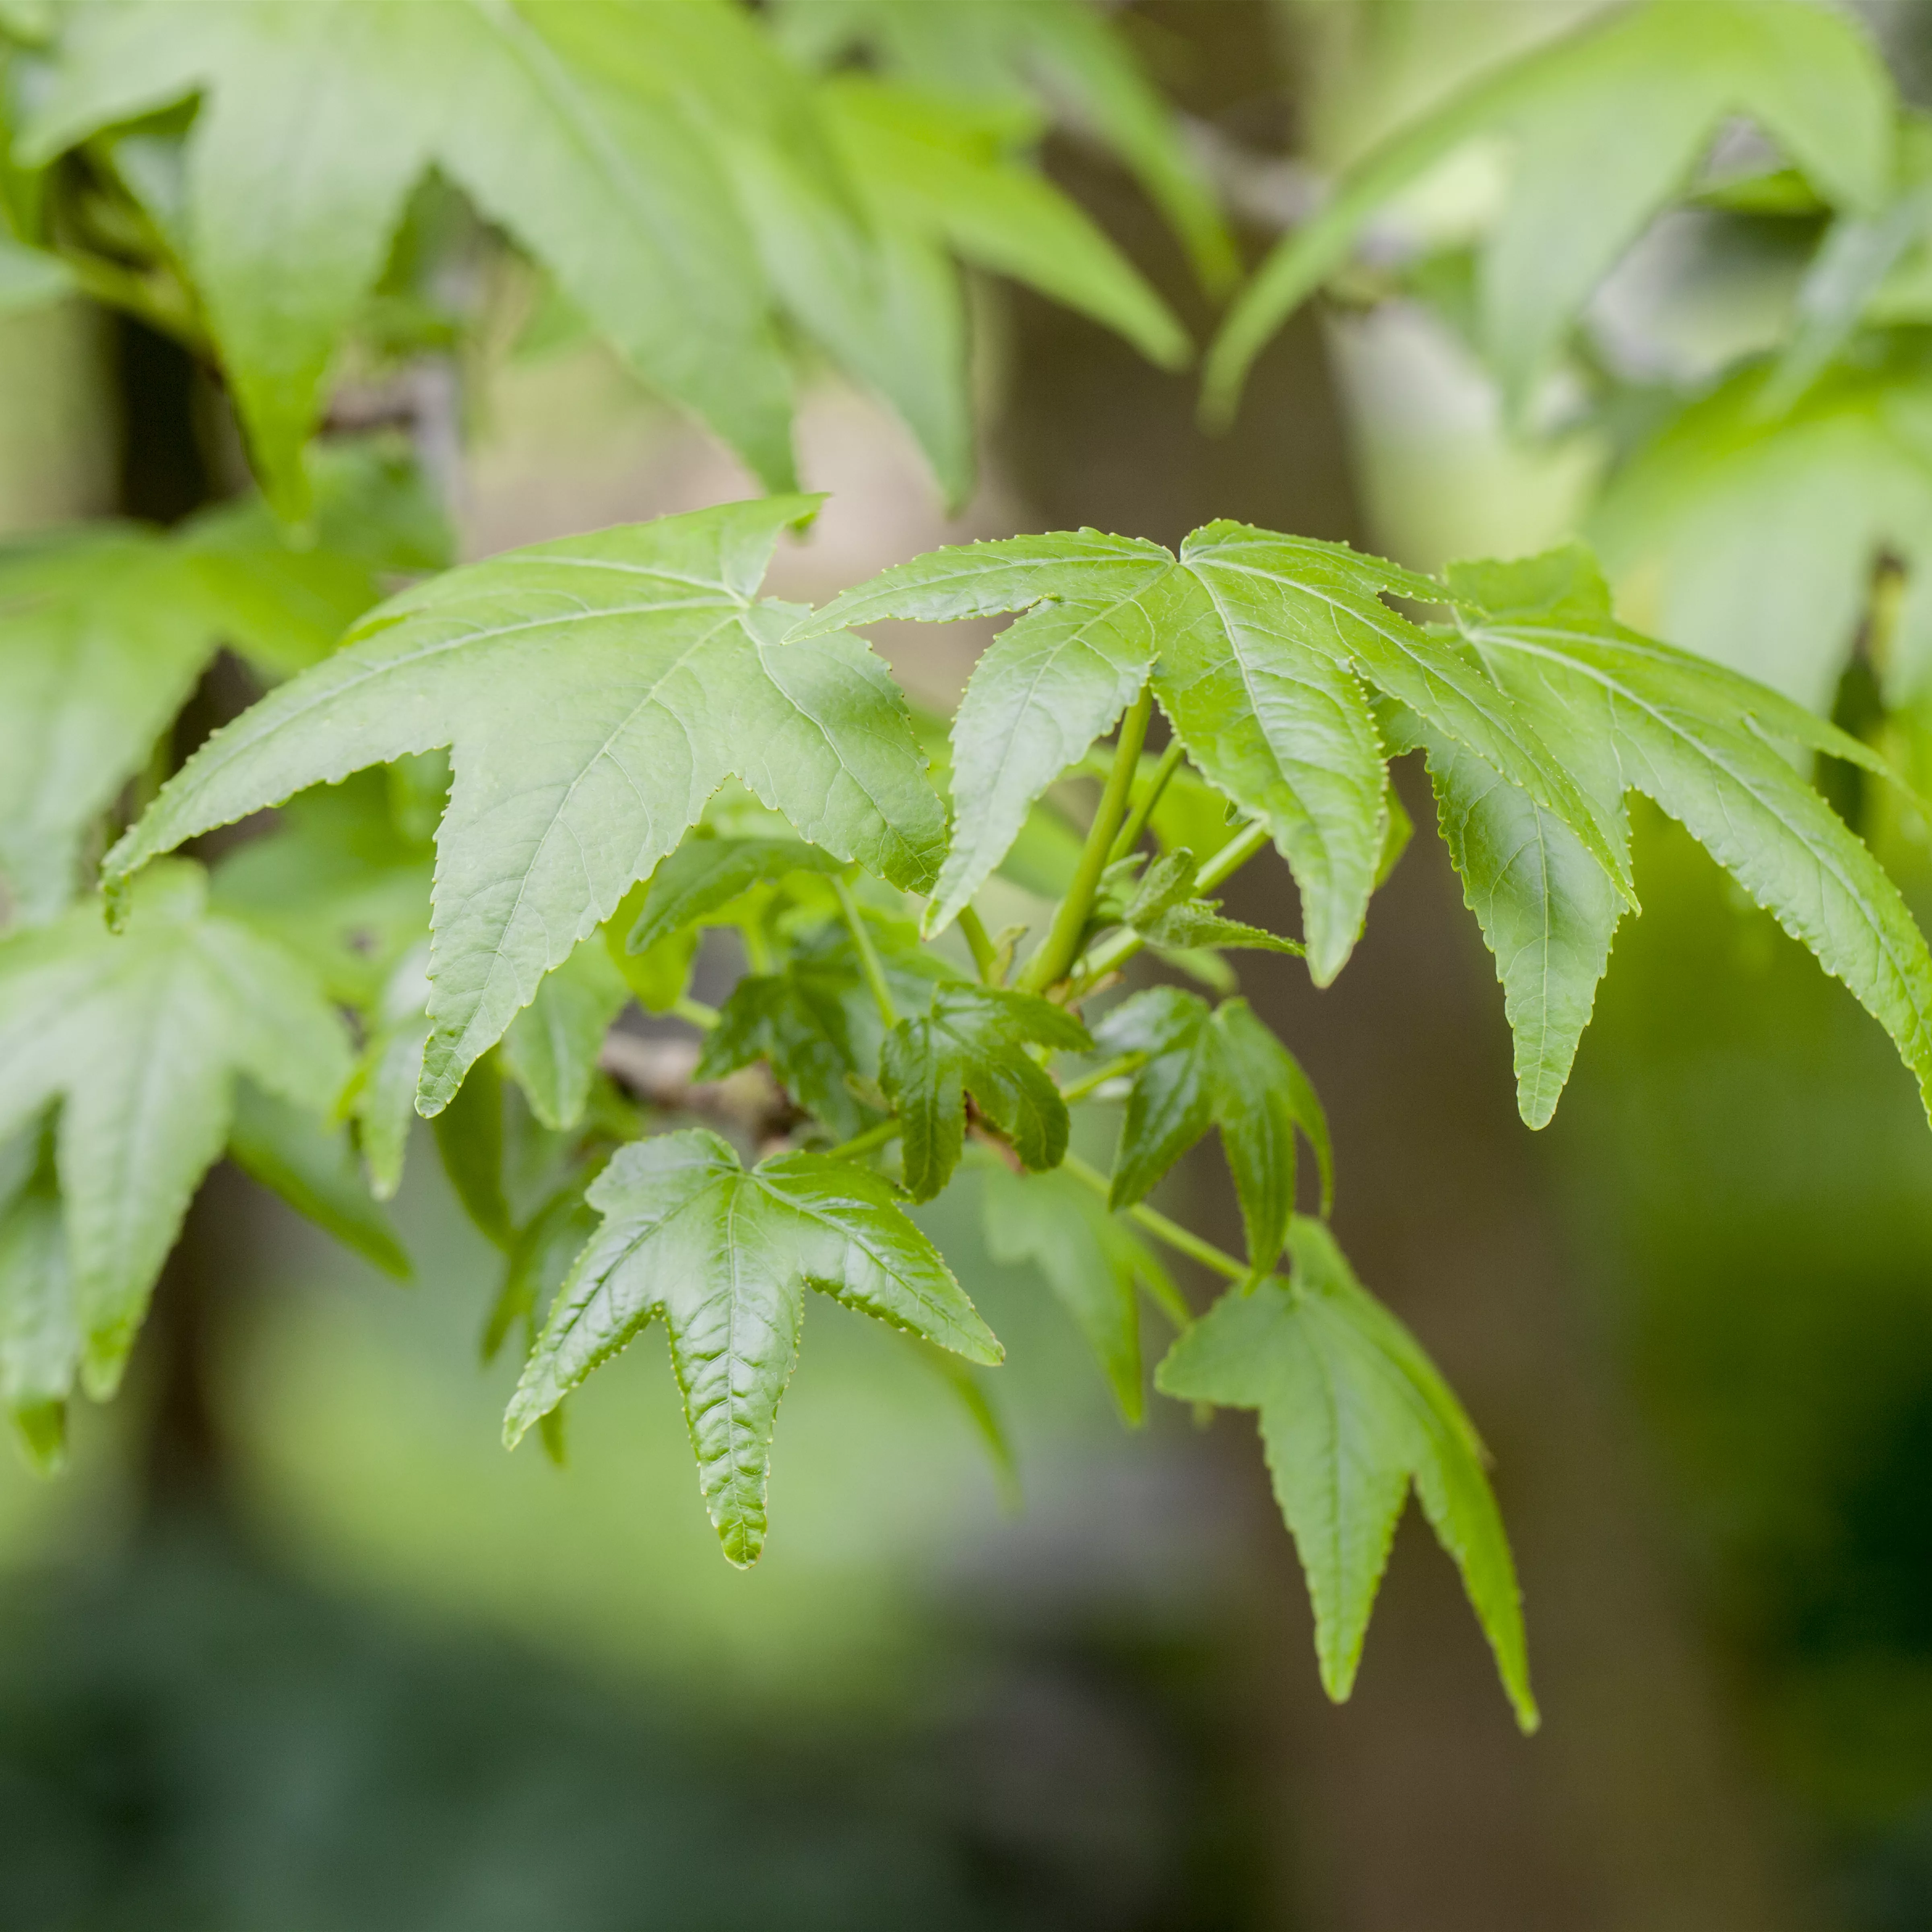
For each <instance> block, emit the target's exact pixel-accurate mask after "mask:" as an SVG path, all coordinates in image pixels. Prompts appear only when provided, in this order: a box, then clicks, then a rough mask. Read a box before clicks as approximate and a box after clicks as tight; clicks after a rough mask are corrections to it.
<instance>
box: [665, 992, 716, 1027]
mask: <svg viewBox="0 0 1932 1932" xmlns="http://www.w3.org/2000/svg"><path fill="white" fill-rule="evenodd" d="M670 1010H671V1012H672V1013H673V1014H674V1015H675V1016H676V1017H677V1018H678V1019H681V1020H682V1021H683V1022H685V1025H688V1026H694V1027H695V1028H697V1030H698V1031H699V1032H700V1033H709V1031H711V1030H712V1028H713V1027H715V1025H717V1024H718V1009H717V1008H716V1007H707V1006H706V1004H704V1002H703V1001H702V1000H694V999H693V998H691V995H689V994H688V993H680V994H679V995H678V996H677V998H676V999H675V1000H673V1001H672V1002H671V1007H670Z"/></svg>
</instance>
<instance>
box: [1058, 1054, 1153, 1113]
mask: <svg viewBox="0 0 1932 1932" xmlns="http://www.w3.org/2000/svg"><path fill="white" fill-rule="evenodd" d="M1147 1058H1148V1057H1147V1055H1145V1054H1144V1053H1124V1054H1122V1055H1121V1057H1120V1058H1119V1059H1118V1060H1110V1061H1108V1063H1107V1064H1106V1066H1105V1067H1100V1068H1099V1069H1098V1070H1096V1071H1095V1072H1094V1073H1089V1074H1088V1075H1087V1076H1085V1078H1084V1079H1079V1080H1076V1081H1075V1082H1074V1083H1073V1085H1072V1086H1071V1087H1063V1088H1061V1090H1060V1097H1061V1099H1062V1100H1064V1101H1065V1102H1066V1103H1067V1105H1068V1106H1073V1103H1074V1102H1075V1101H1076V1100H1085V1099H1086V1097H1088V1094H1091V1093H1093V1092H1094V1091H1095V1090H1096V1089H1097V1088H1101V1087H1104V1086H1106V1084H1107V1082H1109V1080H1118V1079H1120V1077H1121V1076H1122V1075H1123V1074H1124V1073H1133V1072H1134V1071H1135V1070H1136V1069H1137V1068H1139V1067H1145V1065H1146V1064H1147Z"/></svg>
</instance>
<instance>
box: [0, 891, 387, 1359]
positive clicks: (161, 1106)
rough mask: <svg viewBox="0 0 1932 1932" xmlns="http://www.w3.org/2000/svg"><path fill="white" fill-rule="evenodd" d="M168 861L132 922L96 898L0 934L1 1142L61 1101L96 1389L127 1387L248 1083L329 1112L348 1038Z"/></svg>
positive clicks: (62, 1154) (287, 966) (62, 1146)
mask: <svg viewBox="0 0 1932 1932" xmlns="http://www.w3.org/2000/svg"><path fill="white" fill-rule="evenodd" d="M206 900H207V887H206V881H205V877H204V875H203V874H202V872H201V871H200V869H199V867H196V866H193V865H187V864H186V863H184V862H172V863H170V864H168V865H162V866H157V867H156V868H154V870H153V871H151V873H149V874H148V875H147V876H146V877H144V878H143V879H142V880H140V881H139V883H138V884H137V885H136V886H135V888H134V889H133V892H132V894H131V895H130V904H129V906H128V916H127V928H126V931H125V932H124V934H123V935H121V936H120V937H118V938H117V937H115V935H113V934H111V933H110V932H108V931H107V929H106V927H105V926H104V925H103V924H102V922H101V915H100V910H99V908H98V907H97V906H94V905H83V906H79V907H75V908H74V910H72V911H71V912H68V913H65V914H64V915H62V917H61V918H59V919H57V920H55V921H54V922H52V924H50V925H48V926H42V927H39V928H37V929H34V930H31V931H29V932H24V933H22V934H20V935H17V936H16V937H14V938H10V939H7V940H6V941H4V942H0V1065H4V1066H5V1067H6V1068H7V1080H6V1082H5V1085H4V1087H0V1137H4V1136H6V1135H7V1134H9V1133H13V1131H15V1130H17V1129H18V1128H20V1127H22V1126H23V1125H24V1124H26V1123H27V1122H28V1121H31V1120H33V1119H34V1118H37V1116H38V1115H40V1113H41V1112H43V1109H46V1108H47V1107H49V1106H52V1105H55V1104H58V1108H59V1113H58V1120H57V1123H56V1128H55V1146H56V1150H57V1153H56V1159H57V1164H58V1173H59V1181H60V1192H61V1198H62V1205H63V1211H64V1215H65V1227H66V1230H67V1241H68V1258H69V1263H70V1265H71V1268H72V1271H73V1280H74V1303H75V1307H76V1310H77V1316H78V1319H79V1322H80V1328H81V1332H82V1334H83V1337H84V1340H85V1345H86V1355H85V1362H84V1367H85V1372H86V1379H87V1382H88V1386H89V1388H90V1389H91V1390H92V1391H94V1392H95V1393H97V1394H105V1393H107V1391H110V1390H111V1389H112V1388H113V1386H114V1385H115V1382H117V1381H118V1378H119V1376H120V1373H121V1367H122V1366H123V1364H124V1362H125V1361H126V1359H127V1351H128V1349H130V1347H131V1346H132V1345H133V1338H134V1333H135V1331H136V1328H137V1327H138V1326H139V1322H140V1319H141V1316H142V1312H143V1310H145V1307H146V1305H147V1300H148V1293H149V1291H150V1290H151V1288H152V1286H153V1285H154V1277H155V1276H156V1275H157V1274H158V1273H159V1272H160V1266H161V1263H162V1262H163V1259H165V1258H166V1254H167V1252H168V1250H169V1247H171V1246H172V1244H173V1241H174V1238H175V1234H176V1232H177V1231H178V1229H179V1227H180V1226H181V1217H182V1215H183V1214H184V1213H185V1212H186V1211H187V1204H188V1201H189V1199H190V1196H192V1195H193V1192H194V1190H195V1187H196V1185H197V1184H199V1181H200V1179H201V1177H202V1175H203V1174H204V1173H205V1172H206V1171H207V1169H208V1167H209V1166H211V1164H212V1163H213V1162H214V1159H215V1157H217V1155H218V1154H220V1151H221V1150H222V1148H223V1145H225V1144H226V1140H227V1138H228V1132H229V1123H230V1121H231V1118H232V1117H233V1088H234V1082H235V1076H236V1074H238V1073H245V1074H246V1075H247V1076H248V1078H249V1079H251V1080H252V1081H254V1082H255V1083H256V1084H257V1085H258V1086H260V1087H261V1088H263V1089H264V1090H266V1091H267V1092H269V1094H274V1095H277V1096H279V1097H281V1098H282V1099H284V1100H288V1101H290V1102H292V1103H294V1104H296V1106H301V1107H304V1108H306V1109H308V1110H309V1111H311V1112H313V1113H315V1114H318V1115H320V1114H326V1112H328V1111H329V1109H330V1108H331V1107H332V1106H333V1104H334V1103H335V1100H336V1097H337V1096H338V1094H339V1093H340V1091H341V1088H342V1087H343V1085H344V1082H346V1080H347V1078H348V1075H349V1071H350V1059H349V1050H348V1045H347V1041H346V1040H345V1039H344V1036H343V1031H342V1028H341V1024H340V1022H338V1019H337V1018H336V1016H335V1013H333V1012H332V1010H331V1009H330V1007H329V1005H328V1004H327V1003H326V1001H324V999H323V996H322V993H321V990H320V987H319V986H317V983H316V982H315V980H314V977H312V976H311V974H309V972H308V971H307V969H306V968H304V966H303V965H302V962H300V961H299V960H298V959H296V957H295V956H293V954H290V953H287V952H286V951H285V950H284V949H282V948H281V947H278V946H276V945H275V944H272V942H271V941H268V940H266V939H264V938H261V937H260V936H259V935H257V934H255V933H254V932H250V931H249V930H248V929H247V928H245V927H244V926H241V925H240V924H239V923H238V922H236V921H234V920H233V919H226V918H223V917H222V916H220V915H218V914H215V913H210V912H209V911H208V910H207V906H206Z"/></svg>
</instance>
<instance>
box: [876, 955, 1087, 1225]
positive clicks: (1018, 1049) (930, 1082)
mask: <svg viewBox="0 0 1932 1932" xmlns="http://www.w3.org/2000/svg"><path fill="white" fill-rule="evenodd" d="M1092 1045H1093V1042H1092V1041H1091V1040H1090V1039H1089V1038H1088V1034H1087V1029H1086V1028H1085V1027H1084V1026H1082V1025H1081V1024H1080V1022H1079V1020H1078V1019H1076V1018H1075V1017H1074V1016H1073V1014H1072V1013H1069V1012H1068V1011H1067V1009H1066V1008H1065V1007H1056V1006H1055V1005H1054V1004H1052V1002H1051V1001H1046V1000H1040V999H1035V998H1033V997H1031V995H1028V994H1025V993H1010V992H1006V991H1004V989H1001V988H999V987H997V986H970V985H966V984H964V983H962V984H959V985H955V986H936V987H935V988H934V989H933V993H932V1007H931V1009H930V1010H929V1011H928V1012H927V1013H925V1014H923V1015H922V1016H919V1017H918V1018H916V1019H902V1020H901V1021H900V1022H899V1023H898V1025H897V1026H895V1028H893V1029H892V1031H891V1032H890V1033H889V1034H887V1035H886V1043H885V1047H884V1049H883V1052H882V1053H881V1054H880V1059H879V1085H880V1088H882V1089H883V1091H884V1094H885V1096H886V1099H887V1100H889V1101H890V1102H891V1103H892V1109H893V1111H894V1112H895V1113H896V1114H897V1115H898V1118H899V1123H900V1147H901V1152H902V1154H903V1155H904V1162H905V1184H906V1188H907V1192H908V1193H910V1195H911V1196H912V1198H913V1199H914V1200H915V1201H930V1200H931V1199H932V1197H933V1196H935V1194H937V1193H938V1192H939V1191H940V1190H941V1188H943V1187H944V1186H945V1185H946V1184H947V1181H950V1179H951V1178H952V1177H953V1169H955V1168H956V1167H957V1166H959V1157H960V1154H961V1153H962V1151H963V1150H964V1148H965V1136H966V1097H967V1096H968V1094H970V1095H971V1097H972V1100H973V1104H974V1106H975V1108H977V1110H978V1111H979V1112H980V1115H982V1116H983V1118H985V1120H986V1122H987V1124H989V1126H990V1127H993V1128H995V1129H996V1130H998V1132H999V1133H1001V1135H1002V1136H1004V1138H1005V1139H1006V1140H1007V1142H1008V1143H1009V1144H1010V1145H1011V1146H1012V1148H1013V1151H1014V1153H1015V1154H1017V1155H1018V1156H1019V1158H1020V1160H1021V1163H1022V1165H1024V1166H1026V1167H1028V1168H1029V1169H1032V1170H1034V1172H1038V1171H1039V1170H1040V1169H1042V1168H1048V1167H1057V1166H1059V1164H1060V1161H1061V1157H1062V1156H1063V1155H1064V1154H1065V1153H1066V1151H1067V1104H1066V1103H1065V1102H1064V1100H1061V1097H1060V1090H1059V1088H1058V1087H1056V1086H1055V1085H1054V1083H1053V1081H1052V1079H1051V1077H1050V1076H1049V1075H1048V1073H1047V1072H1046V1069H1045V1068H1044V1067H1042V1066H1041V1065H1040V1063H1039V1062H1038V1061H1036V1060H1034V1058H1032V1057H1031V1055H1029V1054H1028V1052H1027V1050H1026V1049H1027V1048H1028V1046H1044V1047H1050V1048H1055V1049H1060V1050H1061V1051H1064V1052H1079V1051H1081V1050H1082V1049H1085V1048H1088V1047H1091V1046H1092Z"/></svg>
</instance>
